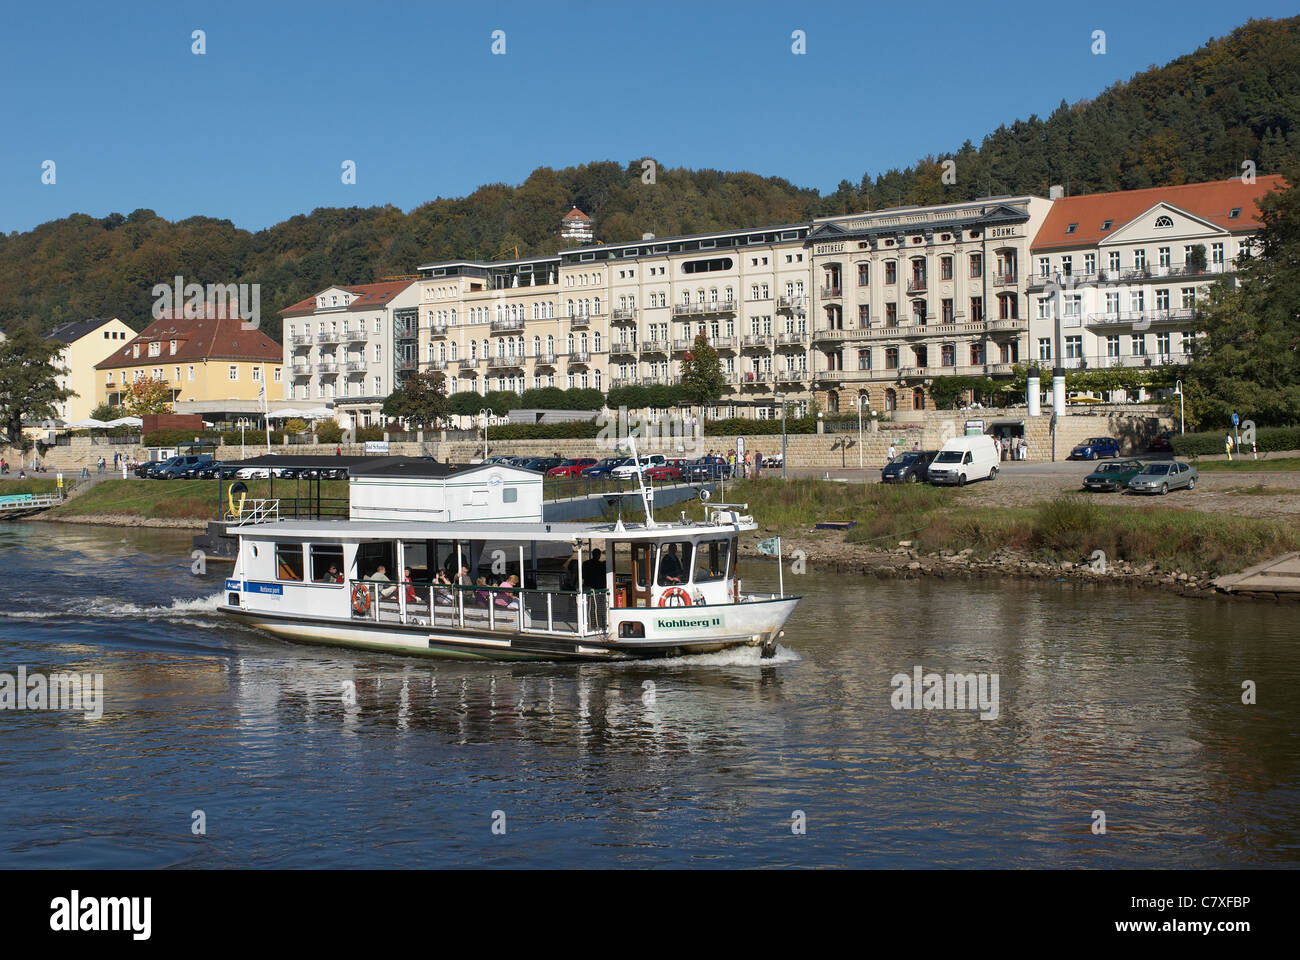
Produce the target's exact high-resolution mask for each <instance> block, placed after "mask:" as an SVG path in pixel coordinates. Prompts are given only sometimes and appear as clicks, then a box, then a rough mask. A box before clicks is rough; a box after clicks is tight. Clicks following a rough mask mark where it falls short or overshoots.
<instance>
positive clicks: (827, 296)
mask: <svg viewBox="0 0 1300 960" xmlns="http://www.w3.org/2000/svg"><path fill="white" fill-rule="evenodd" d="M841 295H842V294H841V290H840V288H839V287H822V299H823V300H833V299H835V298H836V297H839V296H841Z"/></svg>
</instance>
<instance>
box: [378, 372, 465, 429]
mask: <svg viewBox="0 0 1300 960" xmlns="http://www.w3.org/2000/svg"><path fill="white" fill-rule="evenodd" d="M445 382H446V378H445V377H444V376H443V375H442V374H441V373H437V372H435V371H432V370H428V371H424V372H422V373H415V374H412V375H411V376H409V377H407V378H406V379H405V380H403V381H402V384H401V386H399V387H398V388H397V389H396V390H394V391H393V392H392V393H390V394H389V395H388V397H387V399H385V400H384V405H383V407H382V408H381V412H382V413H383V414H384V416H386V417H397V418H398V419H401V420H405V421H406V422H407V423H408V424H410V425H411V426H414V427H417V428H418V427H431V426H434V425H435V424H437V423H438V421H439V420H442V419H444V418H446V417H447V416H448V415H449V414H450V413H451V412H452V411H451V405H450V403H449V402H448V398H447V395H446V393H445V392H444V391H445V387H444V384H445ZM475 412H477V411H475Z"/></svg>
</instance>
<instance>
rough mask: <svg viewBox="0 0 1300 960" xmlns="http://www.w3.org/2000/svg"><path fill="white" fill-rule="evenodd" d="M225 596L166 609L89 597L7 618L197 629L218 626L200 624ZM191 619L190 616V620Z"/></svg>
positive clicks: (14, 612) (16, 612)
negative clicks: (164, 623)
mask: <svg viewBox="0 0 1300 960" xmlns="http://www.w3.org/2000/svg"><path fill="white" fill-rule="evenodd" d="M221 600H222V595H221V594H219V593H214V594H211V595H210V596H206V597H192V598H190V599H177V600H173V601H172V602H171V603H170V604H169V605H167V606H157V607H154V606H141V605H139V604H137V603H131V602H130V601H125V602H124V601H122V600H119V599H116V598H114V597H90V598H86V599H76V600H65V601H64V602H63V603H62V604H60V605H59V606H58V607H57V608H55V609H53V610H12V611H8V612H6V614H5V616H6V618H9V619H13V620H167V621H169V622H171V623H184V624H188V625H189V626H195V627H211V626H214V625H216V623H217V622H219V621H216V620H215V619H208V620H200V619H197V617H202V616H204V615H206V614H212V615H214V617H215V614H216V612H217V607H218V606H219V605H220V604H221ZM187 615H188V616H187Z"/></svg>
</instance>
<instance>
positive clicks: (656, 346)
mask: <svg viewBox="0 0 1300 960" xmlns="http://www.w3.org/2000/svg"><path fill="white" fill-rule="evenodd" d="M668 349H669V347H668V341H667V340H653V339H649V340H642V341H641V352H642V353H667V352H668Z"/></svg>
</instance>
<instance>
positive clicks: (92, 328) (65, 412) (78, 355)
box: [50, 317, 135, 423]
mask: <svg viewBox="0 0 1300 960" xmlns="http://www.w3.org/2000/svg"><path fill="white" fill-rule="evenodd" d="M134 337H135V331H134V330H132V329H131V328H130V327H128V326H127V325H126V324H125V323H123V322H122V321H121V320H118V319H117V318H116V317H114V318H112V319H104V318H102V317H91V318H90V319H89V320H73V321H72V322H70V323H63V324H60V325H59V326H57V327H55V328H54V329H53V330H51V331H50V339H51V340H57V341H58V342H59V343H61V344H63V349H62V350H61V351H60V352H59V355H58V357H57V358H55V361H54V362H55V363H56V364H57V365H58V366H59V367H61V368H62V370H63V372H62V373H61V374H59V376H58V377H57V378H55V382H56V383H57V384H58V386H59V387H60V388H61V389H65V390H71V391H72V392H73V396H71V397H69V398H68V399H67V400H64V401H63V402H62V403H56V404H55V405H54V409H55V416H56V417H58V419H60V420H62V421H63V422H64V423H76V422H77V421H79V420H86V419H89V417H90V414H91V412H92V411H93V410H94V409H95V406H96V403H97V398H98V396H99V390H98V389H97V383H98V379H99V378H98V377H97V375H96V372H95V364H97V363H98V362H99V361H101V360H103V359H104V358H105V357H106V356H108V355H109V354H110V353H112V352H113V351H114V350H115V349H116V348H117V347H118V346H121V345H122V344H124V343H127V342H129V341H130V340H132V339H134Z"/></svg>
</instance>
